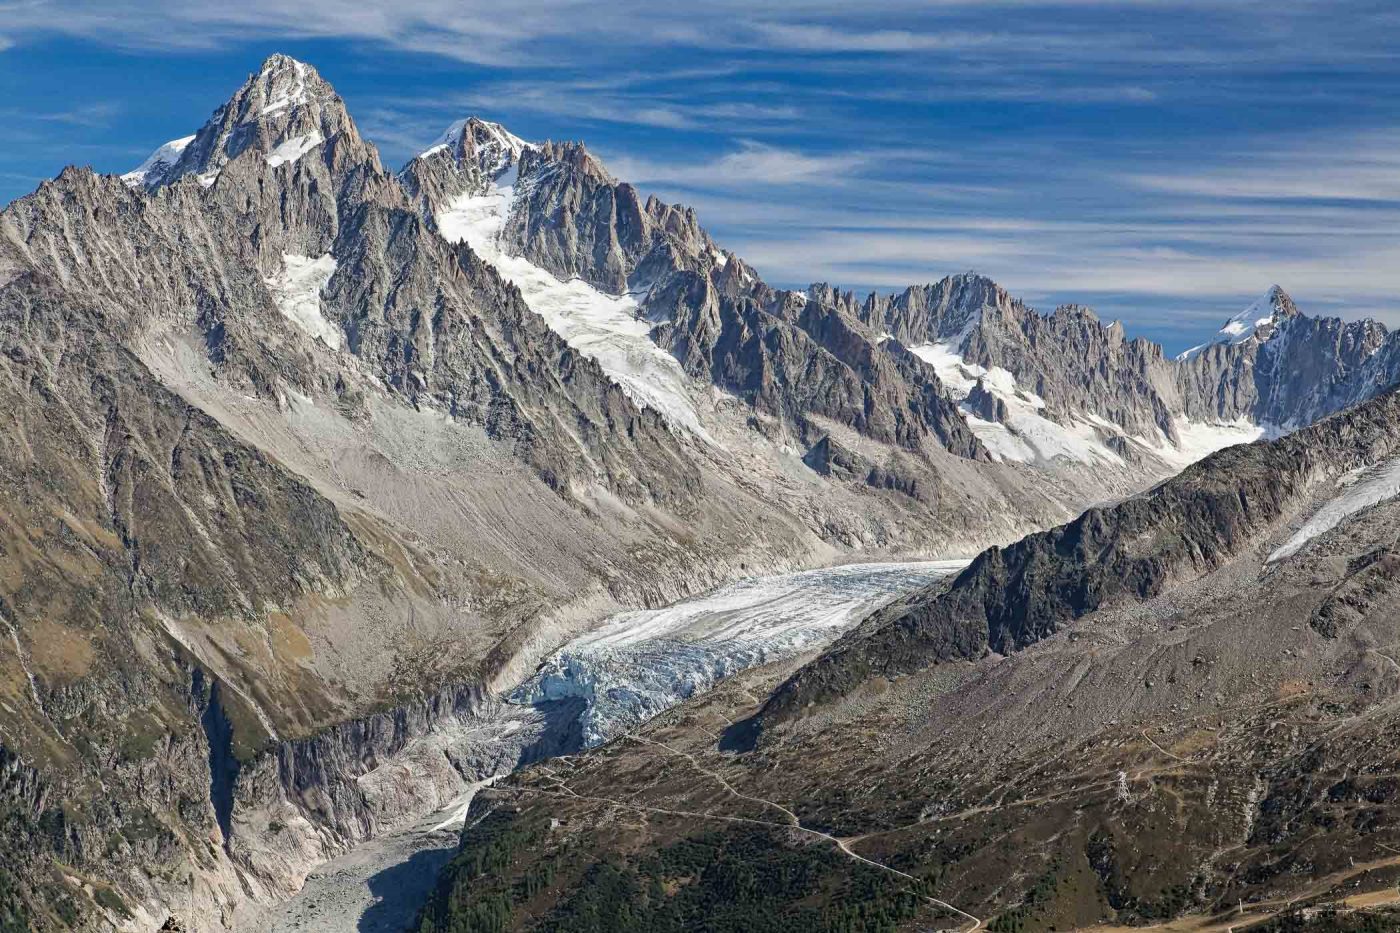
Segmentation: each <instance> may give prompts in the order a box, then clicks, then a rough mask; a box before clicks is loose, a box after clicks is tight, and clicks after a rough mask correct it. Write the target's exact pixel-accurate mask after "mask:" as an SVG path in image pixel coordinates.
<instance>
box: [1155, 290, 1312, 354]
mask: <svg viewBox="0 0 1400 933" xmlns="http://www.w3.org/2000/svg"><path fill="white" fill-rule="evenodd" d="M1297 314H1298V307H1297V305H1295V304H1294V303H1293V299H1292V298H1290V297H1288V293H1287V292H1285V291H1284V290H1283V289H1282V288H1280V287H1279V286H1277V285H1274V286H1271V287H1270V288H1269V290H1268V291H1267V292H1265V293H1264V295H1263V297H1261V298H1260V299H1259V300H1258V301H1255V302H1254V303H1253V304H1251V305H1250V306H1249V307H1247V308H1245V309H1244V310H1243V311H1241V312H1240V313H1239V314H1236V315H1234V316H1233V317H1231V318H1230V319H1229V320H1228V321H1226V322H1225V325H1224V326H1223V327H1221V328H1220V330H1219V331H1217V332H1216V335H1215V337H1214V339H1212V340H1209V341H1207V342H1206V343H1203V344H1201V345H1200V346H1195V347H1192V348H1191V349H1189V350H1187V351H1186V352H1185V353H1182V354H1181V355H1180V356H1178V357H1177V359H1178V360H1189V359H1191V358H1192V357H1194V356H1196V355H1198V354H1199V353H1200V352H1201V351H1202V350H1204V349H1205V348H1206V347H1208V346H1210V345H1211V344H1216V343H1228V344H1232V345H1233V344H1241V343H1244V342H1246V341H1247V340H1250V339H1252V338H1254V337H1256V336H1260V337H1262V338H1263V339H1268V337H1269V335H1270V334H1271V333H1272V331H1273V328H1274V327H1276V326H1277V325H1278V324H1279V322H1280V321H1283V320H1286V319H1287V318H1291V317H1294V316H1296V315H1297ZM1261 329H1263V330H1264V331H1265V332H1264V333H1263V334H1260V333H1259V331H1260V330H1261Z"/></svg>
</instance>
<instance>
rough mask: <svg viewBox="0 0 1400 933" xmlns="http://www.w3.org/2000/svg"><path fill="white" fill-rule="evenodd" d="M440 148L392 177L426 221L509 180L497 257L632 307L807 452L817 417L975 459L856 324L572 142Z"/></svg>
mask: <svg viewBox="0 0 1400 933" xmlns="http://www.w3.org/2000/svg"><path fill="white" fill-rule="evenodd" d="M448 136H449V137H450V139H451V141H450V142H449V143H447V144H446V145H443V144H439V146H437V147H434V148H432V149H429V150H428V151H427V152H426V153H425V154H424V155H422V156H420V157H419V158H417V159H415V160H413V161H412V162H410V164H409V165H408V166H407V167H406V168H405V169H404V171H403V173H402V174H403V177H404V179H405V182H406V185H407V187H408V188H409V190H411V191H413V192H415V193H417V195H418V196H419V197H420V200H421V202H422V204H423V210H424V214H425V216H427V217H436V216H437V215H438V214H439V213H441V212H442V211H443V210H445V209H449V208H450V207H451V205H452V204H453V201H454V199H455V198H457V197H460V196H462V195H464V194H465V195H467V196H469V197H470V196H473V195H481V194H482V193H484V192H485V191H486V189H487V187H488V186H490V185H491V184H493V183H494V182H496V181H497V180H500V179H508V180H509V182H510V184H511V185H512V186H513V191H514V197H513V199H512V200H511V203H510V204H509V212H508V214H507V216H506V218H505V220H504V224H503V226H502V228H501V230H500V233H499V240H500V242H501V243H502V244H503V246H504V247H505V248H506V249H508V250H509V251H510V252H511V253H512V254H516V255H520V256H522V257H524V258H526V259H528V260H530V261H531V262H533V263H535V264H536V265H538V266H540V267H541V268H544V269H547V270H549V271H550V272H552V273H554V274H555V275H557V276H559V277H560V278H564V279H570V278H577V279H581V280H583V281H585V282H587V283H589V284H591V285H593V286H594V287H596V288H598V289H600V290H602V291H604V292H606V293H608V294H615V295H621V294H626V293H629V292H631V293H636V294H638V295H639V296H640V298H639V312H640V314H641V315H642V316H643V317H644V318H645V319H647V320H649V321H651V322H652V323H653V325H654V327H653V329H652V333H651V338H652V339H653V340H654V341H655V343H656V344H657V345H658V346H660V347H662V348H663V349H665V350H667V351H670V352H671V353H673V354H674V355H675V357H676V358H677V359H678V360H679V361H680V363H681V365H682V367H683V368H684V369H685V371H686V372H687V373H688V374H690V375H691V376H692V377H694V378H696V379H699V380H703V381H704V382H705V383H707V384H714V385H716V386H718V387H719V388H721V389H723V390H725V391H728V392H733V393H736V394H739V395H741V396H742V397H743V398H745V399H747V400H748V401H750V402H751V403H752V404H754V405H755V407H757V408H758V409H759V410H761V411H763V412H765V413H767V414H770V415H776V416H780V417H782V418H784V419H785V420H788V421H790V422H792V423H793V424H795V425H796V427H797V430H798V431H799V433H800V434H801V435H802V436H803V437H804V438H807V442H808V443H812V442H815V441H816V440H818V439H819V438H820V430H819V429H818V428H815V427H814V426H812V425H811V424H810V423H809V421H808V420H807V417H806V416H807V415H809V414H815V415H820V416H824V417H829V418H832V419H835V420H837V421H839V422H840V423H842V424H845V425H849V426H850V427H852V428H854V429H855V430H857V431H859V432H860V433H862V434H866V435H868V436H870V437H872V438H874V439H876V440H878V441H883V442H886V443H891V444H897V445H899V446H902V447H905V448H907V449H911V450H917V449H918V448H919V447H920V446H921V444H922V443H923V442H924V440H925V439H932V440H933V441H934V442H935V443H938V444H940V445H941V446H943V447H944V448H946V449H948V450H949V451H950V452H952V453H954V454H956V455H958V456H963V457H968V458H971V459H985V458H986V453H985V451H983V450H982V449H981V447H980V445H979V444H978V442H977V440H976V438H975V437H973V436H972V434H971V433H970V432H969V431H968V430H967V427H966V425H965V424H964V423H963V422H962V419H961V418H960V417H959V416H958V415H957V413H956V412H955V411H954V410H953V409H952V407H951V406H950V405H949V403H948V401H947V399H946V398H945V396H944V394H943V392H942V391H941V388H940V385H939V383H938V380H937V377H936V376H934V375H933V374H931V373H930V372H928V371H927V370H926V369H925V368H923V367H920V366H918V365H917V364H916V363H914V362H913V361H910V360H905V361H902V362H901V361H899V360H897V359H895V360H892V359H891V358H890V356H889V355H887V354H884V353H881V352H879V350H878V348H877V347H876V345H875V344H874V342H873V341H872V340H871V335H870V334H867V333H865V332H864V330H863V328H862V327H861V326H860V324H859V322H858V321H855V320H852V319H850V318H849V317H847V316H844V315H841V314H839V313H837V312H836V311H835V310H833V309H832V308H830V307H824V306H821V305H818V304H816V303H814V302H810V301H806V300H804V299H802V298H801V297H800V296H798V295H796V294H795V293H792V292H779V291H775V290H773V289H771V288H769V287H768V286H767V285H765V284H764V283H763V282H762V280H761V279H760V278H759V277H758V275H757V274H756V273H755V272H754V270H753V269H751V268H750V267H749V266H747V265H746V264H745V263H744V262H743V261H742V260H741V259H739V258H738V257H737V256H734V255H733V254H731V253H726V252H724V251H722V250H720V249H719V247H718V246H716V245H715V243H714V242H713V241H712V240H711V239H710V237H709V235H708V234H706V233H705V231H704V230H703V229H702V228H701V227H700V225H699V223H698V220H697V218H696V215H695V212H694V211H693V210H691V209H689V208H683V207H679V206H675V205H669V204H665V203H663V202H662V201H660V200H659V199H657V198H655V197H648V198H646V199H645V200H644V199H643V198H642V197H641V195H640V194H639V193H638V192H637V190H636V189H635V188H634V187H633V186H632V185H630V184H627V183H625V182H618V181H617V180H616V179H614V178H613V177H612V176H611V175H610V174H609V173H608V172H607V170H606V169H605V168H604V167H603V165H602V164H601V163H600V162H599V161H598V160H597V159H596V158H595V157H594V156H593V155H592V154H591V153H589V152H588V150H587V149H585V148H584V147H583V146H582V145H579V144H576V143H564V144H560V143H544V144H541V145H531V144H528V143H525V142H523V141H521V140H519V139H518V138H516V137H513V136H511V135H510V134H508V133H507V132H505V131H504V130H503V129H502V128H500V127H498V126H496V125H495V124H489V123H486V122H484V121H480V120H477V119H469V120H467V121H465V122H464V123H462V124H461V125H460V126H459V127H458V128H456V129H455V130H454V131H451V132H449V134H448ZM503 152H504V153H507V155H504V156H503V155H502V153H503Z"/></svg>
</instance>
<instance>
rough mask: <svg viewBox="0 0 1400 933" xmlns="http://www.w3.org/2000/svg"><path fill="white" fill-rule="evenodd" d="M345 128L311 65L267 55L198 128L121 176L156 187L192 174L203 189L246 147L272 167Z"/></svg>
mask: <svg viewBox="0 0 1400 933" xmlns="http://www.w3.org/2000/svg"><path fill="white" fill-rule="evenodd" d="M345 133H350V134H351V135H352V136H353V135H354V128H353V122H352V121H351V120H350V116H349V114H347V113H346V112H345V108H344V106H343V105H342V104H341V102H340V99H339V98H338V97H337V96H336V94H335V90H334V89H333V88H332V87H331V86H330V85H329V84H328V83H327V82H326V81H325V79H324V78H322V77H321V76H320V74H318V73H317V71H316V69H315V68H313V67H311V66H310V65H308V64H306V63H305V62H299V61H297V60H296V59H294V58H291V57H289V56H287V55H281V54H278V55H271V56H269V57H268V58H267V59H266V60H265V61H264V62H263V63H262V66H261V68H259V70H258V71H257V72H255V73H253V74H250V75H249V76H248V80H247V81H245V82H244V83H243V86H242V87H240V88H239V89H238V91H237V92H235V93H234V95H233V97H231V98H230V99H229V101H228V102H227V103H225V104H224V105H222V106H221V107H219V108H218V109H216V110H215V111H214V113H213V115H212V116H211V117H210V118H209V120H208V122H206V123H205V124H204V126H203V127H202V128H201V129H200V131H199V132H198V133H196V134H195V135H194V136H192V137H189V138H186V139H182V140H176V141H174V142H171V143H167V144H166V145H165V146H162V147H161V149H159V150H157V151H156V152H155V153H154V154H153V155H152V156H151V158H150V159H147V160H146V163H143V164H142V165H141V166H140V167H139V168H137V169H135V170H134V171H132V172H128V173H127V174H126V175H125V176H123V178H124V179H125V180H126V181H127V183H128V184H131V185H144V186H145V187H147V188H155V187H158V186H160V185H164V184H170V183H173V182H174V181H176V180H177V179H179V178H181V177H183V176H185V175H193V176H195V178H196V179H198V180H199V182H200V184H202V185H204V186H205V187H208V186H210V185H212V184H213V183H214V181H215V179H216V178H218V177H219V175H220V173H221V172H222V171H223V168H224V166H225V165H226V164H228V162H229V161H230V160H232V159H235V158H237V157H238V156H239V155H240V154H242V153H243V152H245V151H247V150H253V151H254V152H256V153H258V154H259V155H261V156H262V157H263V159H264V161H265V162H266V163H267V165H268V166H269V167H271V168H276V167H278V166H282V165H287V164H290V163H294V162H296V161H298V160H299V159H300V158H301V157H302V156H304V155H305V154H307V153H308V152H310V151H312V150H313V149H315V148H316V147H317V146H319V145H321V144H322V143H324V142H326V140H328V139H332V138H334V137H336V136H339V135H342V134H345ZM370 158H372V156H370Z"/></svg>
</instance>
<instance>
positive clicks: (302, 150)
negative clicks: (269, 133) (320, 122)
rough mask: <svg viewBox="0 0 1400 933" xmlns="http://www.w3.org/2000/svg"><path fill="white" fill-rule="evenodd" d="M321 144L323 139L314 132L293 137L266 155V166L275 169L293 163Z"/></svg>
mask: <svg viewBox="0 0 1400 933" xmlns="http://www.w3.org/2000/svg"><path fill="white" fill-rule="evenodd" d="M323 142H325V139H323V138H322V136H321V134H320V133H317V132H314V131H313V132H310V133H306V134H304V135H302V136H293V137H292V138H290V139H286V140H283V141H282V142H281V143H279V144H278V146H277V148H276V149H273V150H272V151H271V152H269V153H268V154H267V164H268V165H271V166H272V167H273V168H276V167H277V166H279V165H283V164H285V163H288V162H295V161H296V160H297V159H300V158H301V157H302V156H304V155H306V154H307V153H308V152H310V151H311V150H312V149H315V148H316V147H317V146H319V145H321V143H323Z"/></svg>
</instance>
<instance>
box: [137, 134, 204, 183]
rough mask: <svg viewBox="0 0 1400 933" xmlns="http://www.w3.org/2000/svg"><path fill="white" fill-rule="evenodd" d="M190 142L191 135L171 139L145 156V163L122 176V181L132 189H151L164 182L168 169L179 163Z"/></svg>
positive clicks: (192, 140) (192, 139)
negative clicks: (181, 154)
mask: <svg viewBox="0 0 1400 933" xmlns="http://www.w3.org/2000/svg"><path fill="white" fill-rule="evenodd" d="M192 142H194V136H193V135H189V136H181V137H180V138H179V139H172V140H171V141H170V142H168V143H166V144H165V145H163V146H161V147H160V148H159V149H157V150H156V151H155V152H152V153H151V154H150V155H149V156H147V157H146V161H145V162H142V163H141V164H140V165H138V166H136V168H134V169H132V170H131V171H129V172H127V173H126V174H125V175H123V176H122V181H124V182H126V183H127V184H128V185H130V186H131V187H133V188H142V187H152V186H154V185H158V184H160V183H161V182H162V181H164V180H165V176H166V174H167V173H168V172H169V171H170V167H171V166H172V165H174V164H175V163H176V162H177V161H179V159H180V153H182V152H184V151H185V149H186V148H187V147H188V146H189V144H190V143H192Z"/></svg>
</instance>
